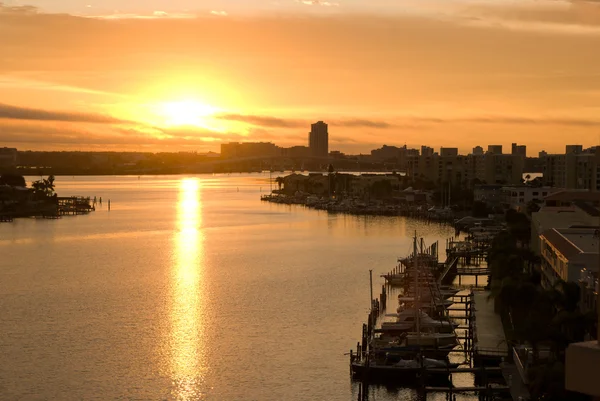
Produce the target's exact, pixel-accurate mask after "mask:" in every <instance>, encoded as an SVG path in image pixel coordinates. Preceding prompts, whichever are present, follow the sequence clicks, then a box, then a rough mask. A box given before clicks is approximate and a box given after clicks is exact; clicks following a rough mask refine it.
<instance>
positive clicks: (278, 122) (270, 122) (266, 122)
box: [215, 114, 307, 128]
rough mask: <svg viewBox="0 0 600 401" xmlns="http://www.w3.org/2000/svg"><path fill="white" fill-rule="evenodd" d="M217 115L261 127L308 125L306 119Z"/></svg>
mask: <svg viewBox="0 0 600 401" xmlns="http://www.w3.org/2000/svg"><path fill="white" fill-rule="evenodd" d="M215 117H216V118H218V119H220V120H227V121H237V122H242V123H246V124H251V125H256V126H260V127H271V128H302V127H306V126H307V123H306V121H303V120H294V119H283V118H277V117H266V116H253V115H243V114H219V115H216V116H215Z"/></svg>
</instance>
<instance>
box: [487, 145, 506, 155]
mask: <svg viewBox="0 0 600 401" xmlns="http://www.w3.org/2000/svg"><path fill="white" fill-rule="evenodd" d="M487 152H488V153H490V154H492V155H501V154H502V145H488V150H487Z"/></svg>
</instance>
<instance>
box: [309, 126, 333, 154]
mask: <svg viewBox="0 0 600 401" xmlns="http://www.w3.org/2000/svg"><path fill="white" fill-rule="evenodd" d="M308 147H309V148H310V154H311V156H313V157H327V155H329V133H328V132H327V124H325V123H324V122H323V121H319V122H316V123H314V124H311V126H310V132H309V133H308Z"/></svg>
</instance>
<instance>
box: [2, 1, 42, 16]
mask: <svg viewBox="0 0 600 401" xmlns="http://www.w3.org/2000/svg"><path fill="white" fill-rule="evenodd" d="M37 13H38V8H37V7H34V6H25V5H23V6H9V5H5V4H3V3H2V2H0V14H5V15H33V14H37Z"/></svg>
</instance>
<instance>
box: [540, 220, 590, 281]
mask: <svg viewBox="0 0 600 401" xmlns="http://www.w3.org/2000/svg"><path fill="white" fill-rule="evenodd" d="M540 239H541V250H542V253H541V256H542V285H543V286H545V287H551V286H553V285H554V284H555V283H556V282H558V281H560V280H563V281H573V282H579V280H580V278H581V273H582V270H585V271H587V272H591V273H593V274H595V275H596V277H597V275H598V262H599V261H600V259H599V256H600V254H599V252H598V250H599V246H600V237H599V236H598V230H597V229H594V228H551V229H549V230H546V231H544V232H543V233H542V235H540Z"/></svg>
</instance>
